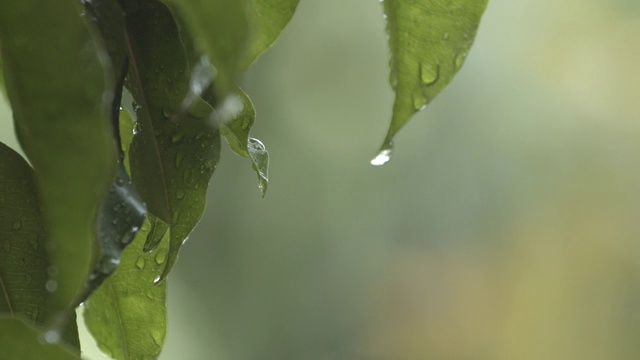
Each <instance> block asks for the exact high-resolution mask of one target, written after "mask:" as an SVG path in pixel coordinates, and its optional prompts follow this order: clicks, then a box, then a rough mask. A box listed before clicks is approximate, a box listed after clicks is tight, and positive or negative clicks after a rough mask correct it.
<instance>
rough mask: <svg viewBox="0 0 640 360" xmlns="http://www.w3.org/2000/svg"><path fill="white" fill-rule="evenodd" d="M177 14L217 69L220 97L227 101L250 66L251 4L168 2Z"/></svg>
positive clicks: (210, 0)
mask: <svg viewBox="0 0 640 360" xmlns="http://www.w3.org/2000/svg"><path fill="white" fill-rule="evenodd" d="M164 1H165V2H166V3H168V4H170V5H171V6H172V8H174V9H176V10H177V13H178V14H179V16H181V17H182V18H183V19H184V21H182V22H181V23H184V24H186V26H188V32H189V33H191V34H193V39H196V40H197V43H196V48H197V49H198V50H200V51H201V52H203V53H204V54H206V55H207V56H208V57H209V59H210V60H211V62H212V63H213V65H214V66H215V67H216V69H217V76H216V83H215V86H216V89H217V93H218V94H219V95H221V97H224V96H225V95H226V94H227V93H228V92H230V91H231V90H233V89H234V88H235V87H236V85H237V83H238V81H239V78H240V75H241V73H242V71H243V70H244V69H243V65H245V64H246V60H245V59H246V58H247V54H248V44H249V41H250V39H251V30H250V28H249V26H250V25H249V22H248V19H247V12H246V8H245V7H246V1H247V0H236V1H227V0H164Z"/></svg>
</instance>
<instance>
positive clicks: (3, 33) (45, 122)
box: [0, 0, 116, 310]
mask: <svg viewBox="0 0 640 360" xmlns="http://www.w3.org/2000/svg"><path fill="white" fill-rule="evenodd" d="M80 12H81V7H80V5H79V3H78V2H77V1H75V0H63V1H51V0H48V1H40V0H25V1H19V2H13V1H10V2H7V1H3V2H0V37H1V38H3V39H10V40H6V41H5V40H3V42H2V57H3V59H2V61H3V67H4V69H3V70H4V75H5V82H6V86H7V92H8V95H9V100H10V103H11V107H12V109H13V113H14V118H15V122H16V131H17V133H18V137H19V140H20V143H21V144H22V147H23V149H24V151H25V153H26V154H27V156H28V157H29V160H30V161H31V163H32V164H33V165H34V167H35V170H36V173H37V177H38V185H39V188H40V193H41V198H42V202H43V205H44V209H45V212H44V219H45V225H46V228H47V231H48V238H49V241H50V243H51V246H52V248H53V249H54V253H53V263H54V265H55V266H56V270H57V271H56V272H55V275H54V279H55V281H56V282H57V290H56V291H55V292H54V293H53V294H54V296H52V298H51V299H52V300H51V304H50V305H51V307H52V309H54V310H62V309H64V308H65V307H67V306H68V305H69V304H70V303H71V301H72V299H73V298H74V296H76V294H77V292H78V290H79V289H80V288H81V287H82V285H83V283H84V281H85V278H86V277H87V275H88V273H89V271H90V264H91V260H92V247H93V245H94V243H95V218H96V213H97V210H98V207H99V204H100V202H101V201H102V199H103V198H104V196H105V195H106V193H107V191H108V189H109V186H110V185H111V183H112V181H113V178H114V175H115V168H116V147H115V144H114V141H113V139H112V136H111V135H112V129H111V126H110V124H109V121H108V117H107V114H108V108H109V106H110V105H111V100H112V97H113V94H112V92H111V91H107V92H105V90H106V89H110V88H111V85H110V84H109V81H110V79H111V70H110V67H109V66H108V65H106V64H103V63H102V62H101V59H102V58H104V57H102V56H101V55H100V54H99V53H100V52H102V51H104V50H102V49H101V48H99V46H98V44H97V43H96V42H95V41H94V40H93V37H92V33H91V32H90V31H89V28H88V27H87V25H86V24H85V22H84V20H83V19H82V18H81V16H80ZM34 14H46V16H41V17H38V21H37V23H38V26H34V25H33V21H34ZM43 33H51V34H55V35H56V36H54V37H50V36H43V35H42V34H43ZM69 54H74V56H69ZM79 169H81V171H79Z"/></svg>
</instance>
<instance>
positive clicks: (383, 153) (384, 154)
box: [371, 147, 392, 166]
mask: <svg viewBox="0 0 640 360" xmlns="http://www.w3.org/2000/svg"><path fill="white" fill-rule="evenodd" d="M391 150H392V149H391V147H388V148H385V149H382V150H380V152H379V153H378V155H377V156H376V157H375V158H373V160H371V165H375V166H380V165H384V164H386V163H387V162H388V161H389V160H391Z"/></svg>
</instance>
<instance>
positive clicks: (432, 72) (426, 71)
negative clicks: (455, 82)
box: [420, 64, 439, 85]
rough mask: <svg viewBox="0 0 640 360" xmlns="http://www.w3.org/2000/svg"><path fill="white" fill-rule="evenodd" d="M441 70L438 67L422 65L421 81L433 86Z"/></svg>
mask: <svg viewBox="0 0 640 360" xmlns="http://www.w3.org/2000/svg"><path fill="white" fill-rule="evenodd" d="M438 74H439V70H438V67H437V66H435V67H434V66H433V65H429V64H421V65H420V80H422V83H423V84H425V85H432V84H434V83H435V82H436V81H437V80H438Z"/></svg>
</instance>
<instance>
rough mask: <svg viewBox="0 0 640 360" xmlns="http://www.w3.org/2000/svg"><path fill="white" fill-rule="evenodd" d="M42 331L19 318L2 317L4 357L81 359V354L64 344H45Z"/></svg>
mask: <svg viewBox="0 0 640 360" xmlns="http://www.w3.org/2000/svg"><path fill="white" fill-rule="evenodd" d="M41 337H42V335H41V333H40V331H38V330H37V329H35V328H33V327H31V326H29V325H27V324H26V323H24V322H23V321H22V320H20V319H17V318H7V317H0V349H1V350H0V351H2V353H1V354H0V355H1V356H2V359H15V360H18V359H47V360H80V354H79V353H76V352H75V351H74V350H73V349H72V348H70V347H68V346H66V345H63V344H43V343H42V342H41V340H40V339H41Z"/></svg>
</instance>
